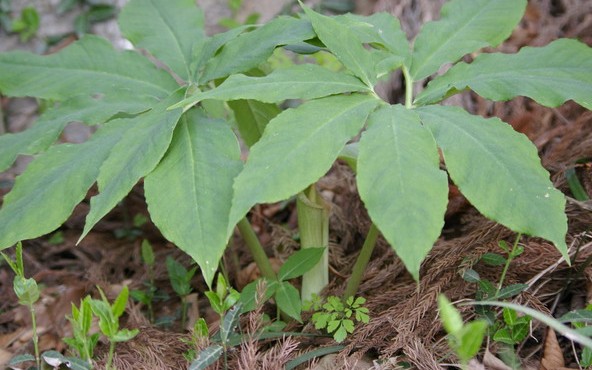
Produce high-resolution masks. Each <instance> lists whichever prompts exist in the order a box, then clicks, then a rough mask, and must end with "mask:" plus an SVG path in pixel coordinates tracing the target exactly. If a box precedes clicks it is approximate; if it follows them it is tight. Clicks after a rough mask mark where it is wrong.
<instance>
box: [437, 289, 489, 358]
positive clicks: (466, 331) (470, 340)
mask: <svg viewBox="0 0 592 370" xmlns="http://www.w3.org/2000/svg"><path fill="white" fill-rule="evenodd" d="M438 308H439V309H440V320H441V321H442V324H443V325H444V329H445V330H446V332H447V333H448V345H449V346H450V348H451V349H452V350H453V351H454V353H456V355H457V356H458V358H459V360H460V362H461V367H462V369H468V367H467V364H468V362H469V360H470V359H471V358H473V357H475V355H476V354H477V353H478V352H479V350H480V349H481V343H483V338H484V337H485V331H486V330H487V322H486V321H484V320H475V321H471V322H469V323H467V324H465V323H463V320H462V317H461V316H460V313H459V312H458V310H457V309H456V308H455V307H454V306H453V305H452V304H451V303H450V301H448V299H447V298H446V297H445V296H444V295H440V296H439V297H438Z"/></svg>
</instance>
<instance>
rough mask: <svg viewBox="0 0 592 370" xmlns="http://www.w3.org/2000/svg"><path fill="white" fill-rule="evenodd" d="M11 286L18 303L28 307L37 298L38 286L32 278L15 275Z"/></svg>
mask: <svg viewBox="0 0 592 370" xmlns="http://www.w3.org/2000/svg"><path fill="white" fill-rule="evenodd" d="M13 288H14V293H15V294H16V296H17V297H18V300H19V303H20V304H22V305H24V306H29V307H30V306H32V305H33V304H34V303H35V302H37V300H38V299H39V293H40V292H39V287H38V286H37V282H36V281H35V279H33V278H25V277H23V276H15V278H14V281H13Z"/></svg>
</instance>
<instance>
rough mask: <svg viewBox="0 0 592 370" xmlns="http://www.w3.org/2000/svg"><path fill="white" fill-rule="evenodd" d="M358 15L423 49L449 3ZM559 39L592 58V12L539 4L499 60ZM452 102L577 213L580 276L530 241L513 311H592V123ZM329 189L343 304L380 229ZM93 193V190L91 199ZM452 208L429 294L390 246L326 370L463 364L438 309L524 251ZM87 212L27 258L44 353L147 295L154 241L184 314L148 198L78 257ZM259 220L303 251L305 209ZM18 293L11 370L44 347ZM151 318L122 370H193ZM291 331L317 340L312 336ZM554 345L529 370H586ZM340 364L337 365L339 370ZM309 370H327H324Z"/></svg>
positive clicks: (349, 181) (527, 358)
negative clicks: (90, 307)
mask: <svg viewBox="0 0 592 370" xmlns="http://www.w3.org/2000/svg"><path fill="white" fill-rule="evenodd" d="M357 3H358V4H357V5H358V10H359V11H361V12H362V13H370V12H374V11H383V10H386V11H390V12H391V13H393V14H394V15H396V16H399V17H400V18H401V20H402V25H403V27H404V29H405V30H406V31H407V32H408V33H409V35H414V34H416V32H417V30H418V25H419V24H421V23H423V22H425V21H427V20H431V19H434V18H435V17H436V16H437V14H438V11H439V7H440V6H441V4H442V3H443V1H442V0H437V1H433V0H403V1H399V2H392V1H387V0H374V1H358V2H357ZM557 37H577V38H579V39H580V40H582V41H584V42H586V43H587V44H588V45H592V3H590V2H589V1H587V0H559V1H552V0H532V1H530V2H529V5H528V8H527V12H526V16H525V18H524V20H523V21H522V22H521V24H520V26H519V28H518V29H517V30H516V31H515V32H514V34H513V35H512V37H511V38H510V40H509V41H507V42H506V43H504V44H503V45H502V46H501V47H500V49H501V50H502V51H505V52H515V51H517V50H519V49H520V48H521V47H522V46H525V45H529V46H540V45H544V44H546V43H548V42H549V41H550V40H552V39H555V38H557ZM469 58H470V56H469ZM381 89H382V91H383V94H385V95H387V96H388V97H389V98H390V100H391V101H397V100H400V99H401V97H402V96H403V95H404V94H403V91H404V90H403V89H402V86H401V82H400V81H398V80H396V79H394V80H393V81H389V82H388V83H387V84H385V85H384V86H382V87H381ZM453 99H454V103H456V104H462V105H463V106H464V107H465V108H466V109H468V110H469V111H471V112H473V113H476V114H480V115H483V116H498V117H500V118H502V119H504V120H505V121H506V122H509V123H510V124H512V126H513V127H514V128H515V129H516V130H517V131H519V132H522V133H524V134H525V135H527V136H528V137H529V139H531V140H532V141H533V142H534V143H535V145H536V146H537V148H538V149H539V154H540V155H541V158H542V162H543V165H544V166H545V168H547V169H548V170H549V171H550V172H551V174H552V180H553V183H554V185H555V186H556V187H557V188H559V189H560V190H562V191H563V192H564V193H565V194H566V195H567V196H568V197H570V198H569V199H568V204H567V208H566V212H567V215H568V218H569V233H568V239H567V242H568V245H569V246H570V255H571V256H572V267H569V266H568V265H567V264H566V263H565V262H562V261H561V260H560V255H559V253H558V252H557V251H556V249H555V248H554V247H553V246H552V245H550V244H549V243H547V242H545V241H543V240H540V239H536V238H523V239H522V244H523V245H524V247H525V252H524V253H523V254H522V255H521V256H520V257H519V258H517V259H516V260H515V261H514V262H513V263H512V265H511V266H510V269H509V271H508V275H507V277H506V285H509V284H515V283H526V284H528V285H529V288H528V289H527V291H525V292H523V293H521V294H519V295H518V296H517V297H515V298H514V301H515V302H516V303H519V304H523V305H527V306H530V307H533V308H535V309H537V310H540V311H542V312H545V313H547V314H553V315H555V316H560V315H561V314H563V313H565V312H567V311H570V310H573V309H578V308H583V307H585V305H586V304H588V303H592V301H591V298H592V297H591V296H592V293H591V292H592V288H591V286H592V284H591V283H590V281H592V268H591V267H590V266H588V264H587V260H588V259H589V258H592V232H591V229H590V225H592V212H591V208H592V207H591V205H590V202H589V201H588V202H582V201H576V200H573V199H572V198H571V196H572V194H571V193H570V188H569V185H568V183H567V180H566V171H567V170H568V169H570V168H576V174H577V176H578V178H579V180H580V182H581V183H582V184H583V186H584V188H585V189H586V191H587V194H588V196H592V170H591V169H590V168H591V167H590V165H589V163H590V162H587V163H586V162H585V161H584V162H583V163H582V160H583V159H588V161H589V160H590V158H592V112H589V111H586V110H584V109H582V108H581V107H579V106H577V105H576V104H574V103H571V102H568V103H567V104H565V105H563V106H561V107H559V108H555V109H549V108H543V107H540V106H538V105H536V104H534V103H533V102H532V101H531V100H529V99H527V98H518V99H514V100H513V101H511V102H507V103H503V104H500V103H491V102H487V101H485V100H484V99H481V98H480V97H478V96H476V95H474V94H462V95H459V96H457V97H454V98H453ZM4 103H5V104H8V103H7V102H6V101H4ZM319 187H320V190H321V191H322V193H323V195H324V196H325V198H327V199H328V200H329V201H331V202H332V205H333V209H332V218H331V244H332V246H333V247H334V248H333V250H332V251H331V255H330V264H331V266H332V269H333V274H332V275H333V278H332V283H331V284H330V285H329V286H328V287H327V289H326V290H325V293H326V294H327V295H339V294H340V293H341V292H342V291H343V289H344V287H345V280H344V278H343V277H346V276H348V275H349V271H350V269H351V266H352V264H353V262H354V260H355V257H356V254H357V251H358V250H359V248H360V246H361V244H362V242H363V237H364V235H365V234H366V231H367V229H368V228H369V226H370V222H369V221H368V216H367V215H366V213H365V211H364V207H363V205H362V203H361V201H360V200H359V198H358V196H357V193H356V189H355V181H354V179H353V174H351V172H350V171H349V170H348V169H347V167H346V166H345V165H342V164H336V165H335V166H334V167H333V168H332V170H331V171H330V172H329V174H328V175H327V176H326V177H325V178H324V179H322V180H321V181H320V182H319ZM2 189H3V188H2V187H0V191H2V192H3V193H0V195H3V194H4V192H5V191H4V190H2ZM94 191H96V190H91V193H93V192H94ZM89 195H92V194H89ZM449 197H450V203H451V206H450V207H449V209H448V212H447V215H446V222H447V223H446V226H445V229H444V231H443V234H442V237H441V238H440V239H439V240H438V242H437V243H436V246H435V247H434V249H433V250H432V251H431V253H430V255H429V256H428V258H427V259H426V260H425V262H424V263H423V265H422V270H421V275H420V276H421V281H420V284H419V285H417V284H416V283H415V282H414V281H413V279H412V278H411V277H410V276H409V275H408V273H407V272H406V270H405V268H404V266H403V265H402V263H401V262H400V261H398V260H397V259H396V258H395V256H394V254H393V252H392V250H391V248H390V247H389V246H388V245H387V244H386V242H384V241H380V242H379V245H378V247H377V248H376V250H375V252H374V254H373V258H372V261H371V263H370V265H369V267H368V269H367V271H366V273H365V275H364V281H363V283H362V285H361V286H360V292H361V295H362V296H364V297H365V298H366V299H367V305H366V306H367V307H368V309H369V310H370V317H371V321H370V323H369V324H367V325H364V326H361V327H359V328H357V330H356V331H355V332H354V333H353V334H352V335H351V336H349V337H348V340H347V341H346V347H345V349H344V350H342V351H341V352H340V353H339V354H338V355H337V356H334V357H331V358H330V359H327V360H325V361H324V365H323V366H324V367H322V368H323V369H347V368H352V369H353V368H359V367H356V366H357V364H358V363H365V364H366V365H365V367H364V368H366V369H370V368H372V369H376V370H378V369H399V368H402V367H401V366H402V365H401V364H402V363H407V364H408V365H409V366H411V368H416V369H442V368H443V367H442V366H443V365H444V364H445V363H454V362H455V360H456V359H455V358H454V357H452V356H451V354H450V352H449V349H448V347H447V345H446V342H445V340H443V337H444V333H443V330H442V327H441V324H440V322H439V320H438V317H437V309H436V307H437V304H436V300H437V297H438V295H439V294H440V293H445V294H446V295H447V296H448V298H449V299H450V300H451V301H453V302H459V301H465V300H469V299H473V298H474V297H475V292H476V287H475V284H470V283H467V282H466V281H464V280H463V279H462V273H463V271H465V270H466V269H469V268H472V269H474V270H476V271H477V272H478V273H479V275H480V276H481V277H482V278H484V279H488V280H490V281H493V282H496V279H498V278H499V273H500V271H499V268H496V267H490V266H485V265H483V264H479V263H477V261H478V260H479V259H480V257H481V256H483V255H484V254H486V253H490V252H497V253H499V247H498V241H500V240H505V241H507V242H508V243H511V242H512V241H513V238H514V237H515V235H514V234H513V233H512V232H510V231H509V230H508V229H506V228H504V227H503V226H501V225H498V224H495V223H494V222H491V221H489V220H487V219H485V218H484V217H483V216H481V215H479V214H478V212H476V211H475V210H474V209H473V208H471V206H470V204H469V203H468V202H467V201H466V199H464V198H463V197H462V195H460V194H459V193H458V191H455V190H454V188H453V187H451V191H450V195H449ZM87 199H88V196H87ZM87 208H88V205H87V204H86V203H83V204H81V205H80V206H78V207H77V208H76V210H75V212H74V214H73V215H72V216H71V217H70V219H69V220H68V221H67V222H66V224H65V225H64V226H63V227H62V228H61V229H60V231H61V232H62V233H63V242H62V243H60V244H57V245H54V244H50V243H49V242H48V238H40V239H36V240H33V241H29V242H27V244H26V248H25V264H26V265H27V271H28V273H29V274H30V275H31V276H32V277H34V278H35V279H36V280H37V281H38V282H39V283H40V284H43V286H44V288H43V291H42V299H41V300H40V301H39V303H38V305H37V307H36V309H37V313H38V317H39V329H40V337H41V350H49V349H57V350H58V351H59V350H63V349H64V348H65V347H64V344H63V343H62V342H61V340H60V338H62V337H64V336H68V335H70V334H71V329H70V327H69V323H68V322H67V321H66V320H65V319H64V315H65V314H67V313H68V312H69V310H70V301H74V302H77V301H78V300H79V299H81V298H82V297H84V296H85V295H86V294H90V293H93V292H96V289H95V288H94V286H95V285H98V286H101V287H102V289H103V290H105V291H106V292H107V295H108V296H109V298H110V299H112V298H113V297H114V296H116V294H117V292H118V290H119V289H120V287H121V286H122V284H126V285H129V286H130V288H131V289H143V288H144V285H143V282H144V281H146V280H147V279H148V276H147V273H146V270H145V268H144V266H143V264H142V261H141V257H140V243H141V238H146V239H149V240H150V241H151V242H152V243H153V245H154V248H155V253H156V261H157V262H158V261H160V262H161V263H156V265H155V271H154V278H155V285H156V286H157V289H158V290H159V291H160V292H161V293H162V296H163V297H167V296H168V297H169V298H168V299H166V298H163V300H160V301H157V302H155V311H156V316H157V317H160V318H165V319H166V318H167V317H172V316H174V315H175V311H176V310H178V309H179V306H180V303H179V302H178V299H176V297H175V294H174V292H173V291H172V289H171V288H170V284H169V283H168V278H167V274H166V268H165V266H164V263H162V262H163V261H164V260H165V258H166V256H169V255H171V256H173V258H175V259H176V260H178V261H182V262H183V263H184V264H185V265H188V263H189V261H188V258H187V257H185V256H184V255H183V253H182V252H181V251H179V250H178V249H177V248H174V247H173V246H172V245H170V244H169V243H167V242H166V241H164V239H162V238H161V237H160V235H159V234H158V231H157V230H156V229H155V228H154V226H152V225H151V224H150V223H149V222H148V223H146V224H144V225H141V226H139V227H137V226H134V225H133V222H132V221H131V220H132V219H133V217H134V215H136V214H144V215H146V209H145V204H144V201H143V193H142V190H141V189H140V188H139V187H136V188H135V189H134V190H133V191H132V193H131V194H130V196H128V197H127V198H126V200H125V201H124V202H123V204H122V205H120V206H118V207H117V208H116V209H115V210H114V211H113V212H111V213H110V214H109V215H108V216H107V217H106V218H105V220H103V221H101V222H100V223H99V224H97V227H96V228H95V229H94V230H93V231H91V232H90V233H89V235H88V236H87V238H86V239H84V240H83V241H82V242H81V244H80V245H79V246H77V247H74V245H75V243H76V240H77V238H78V236H79V235H80V230H81V228H82V226H83V223H84V216H85V214H86V213H87V212H88V209H87ZM251 217H252V223H253V225H254V227H255V229H256V230H257V232H258V234H259V236H260V238H261V239H262V240H263V241H264V245H266V246H267V249H268V250H267V252H268V255H270V256H273V257H274V258H275V259H276V260H277V261H282V260H285V258H286V257H287V255H288V254H289V252H290V251H292V250H293V249H294V247H295V243H294V235H295V222H294V221H295V218H294V217H295V208H294V206H293V204H290V203H289V202H288V203H285V204H281V205H261V206H256V207H255V208H254V211H253V212H252V216H251ZM122 231H123V232H125V231H128V234H127V235H125V233H124V234H121V232H122ZM130 231H133V232H135V233H136V234H134V233H130ZM116 233H120V235H124V236H125V237H124V238H122V239H117V238H115V237H114V234H116ZM224 261H225V265H226V267H227V269H228V273H229V276H230V278H231V281H233V282H234V283H236V282H237V281H241V285H242V284H244V280H250V279H253V278H254V277H256V276H257V271H253V267H249V265H250V263H251V262H252V261H251V260H250V257H249V254H248V253H247V251H246V249H245V248H244V247H243V246H242V245H240V241H238V238H237V242H236V243H235V247H234V248H230V249H229V250H228V251H227V252H226V255H225V259H224ZM278 264H279V262H278ZM11 281H12V275H11V274H10V273H9V272H8V270H7V268H5V267H4V266H3V267H1V268H0V296H2V297H4V299H3V300H2V301H1V302H0V350H1V351H0V354H1V355H2V356H3V357H2V358H4V356H7V354H12V355H14V354H19V353H24V352H31V348H27V347H28V346H29V342H30V337H31V330H30V322H29V321H28V315H27V312H26V311H22V309H21V308H19V307H18V304H17V300H16V297H15V296H14V293H13V292H12V286H11V284H10V283H11ZM194 289H195V290H196V291H197V292H198V295H197V298H196V302H197V307H195V309H194V311H193V314H192V315H190V316H193V318H194V319H195V318H197V317H198V316H199V317H204V318H205V319H206V321H207V322H208V324H210V325H211V326H213V327H215V326H216V322H217V320H218V317H217V314H216V313H214V312H213V311H212V310H211V309H210V308H209V305H208V303H207V301H206V300H205V299H204V296H203V294H202V293H203V292H204V291H205V290H206V289H207V288H206V285H205V283H204V282H203V281H202V280H201V279H199V280H198V281H196V282H195V284H194ZM143 309H144V307H142V306H141V305H140V304H138V303H134V304H131V305H130V306H129V307H128V309H127V315H126V317H127V322H124V323H123V324H124V326H128V327H139V328H140V334H139V335H138V336H137V337H136V338H134V339H133V340H132V341H130V342H127V343H122V344H121V345H120V346H119V347H118V351H117V354H116V356H115V360H114V361H115V364H116V366H117V368H119V369H178V368H184V367H185V366H186V365H185V364H186V361H185V359H184V358H183V352H185V351H186V350H187V349H189V347H188V346H187V345H186V344H185V342H184V341H183V340H182V339H185V340H187V339H188V336H187V335H186V334H183V332H184V330H183V328H180V327H178V324H177V325H175V323H174V322H173V323H172V324H170V323H169V324H166V320H163V322H165V324H163V325H161V326H154V325H151V324H150V323H149V322H148V320H147V319H146V316H145V314H144V313H143ZM266 309H267V310H268V309H269V307H261V308H260V310H259V311H256V313H255V314H254V315H250V316H249V315H248V316H247V317H245V318H243V322H242V327H244V328H245V330H247V332H249V330H251V332H253V331H256V330H258V328H259V327H260V325H262V324H261V321H260V320H262V319H261V316H260V315H261V313H262V312H263V311H264V310H266ZM462 313H463V317H464V319H465V320H469V319H472V318H474V316H475V314H474V311H473V310H472V309H471V308H470V307H463V308H462ZM257 314H258V315H259V316H256V315H257ZM306 315H307V314H306V313H305V314H304V317H303V318H304V320H305V322H306V321H307V320H308V319H309V317H307V316H306ZM167 325H168V326H167ZM286 330H291V331H297V330H303V331H305V332H306V331H308V332H314V328H313V327H312V325H310V324H308V325H306V326H305V327H304V328H301V327H295V326H294V327H289V328H287V329H286ZM551 333H552V332H550V331H549V332H548V330H547V328H546V327H545V326H544V325H542V324H540V323H538V322H534V323H533V327H532V332H531V333H530V339H527V340H526V341H525V342H524V343H523V344H522V345H521V346H519V347H517V353H518V357H519V358H520V359H521V360H522V366H523V368H526V369H536V368H547V367H546V366H551V367H552V368H577V366H576V359H575V357H574V353H573V351H572V348H571V345H570V343H569V342H568V341H566V340H565V339H563V338H561V337H559V338H558V340H554V339H553V334H551ZM545 338H546V339H545ZM331 344H332V343H331V342H330V341H328V340H324V339H318V338H317V339H311V338H291V339H287V340H285V341H284V342H280V343H278V344H274V343H273V342H270V341H261V342H258V341H255V340H248V341H246V342H245V343H243V345H242V346H241V348H240V350H236V351H233V352H231V353H230V358H229V364H230V365H229V366H230V368H237V369H243V368H245V369H246V368H249V366H263V367H265V368H269V369H273V367H272V366H273V365H272V364H279V363H285V361H286V360H287V359H289V358H294V357H296V356H297V354H298V353H303V352H306V351H307V350H310V349H314V348H318V347H321V346H325V345H327V346H329V345H331ZM499 349H500V348H499V346H498V345H496V344H495V343H493V342H490V343H489V348H488V351H487V352H486V355H485V358H478V359H476V360H475V361H474V362H473V363H472V364H471V365H470V366H471V368H475V369H477V368H485V369H487V368H498V367H496V365H494V363H497V362H496V361H495V359H497V357H496V356H497V355H498V353H497V352H498V350H499ZM105 356H106V346H104V345H103V346H100V347H99V349H98V359H99V365H100V363H101V361H103V360H104V358H105ZM362 357H363V361H362V360H361V359H362ZM373 360H374V363H373V364H371V363H372V361H373ZM377 360H380V363H381V364H379V362H378V361H377ZM562 361H563V362H562ZM327 362H330V364H329V365H327V364H326V363H327ZM254 364H257V365H254ZM263 364H265V365H263ZM549 364H551V365H549ZM232 366H234V367H232ZM270 366H271V367H270ZM331 366H333V367H331ZM539 366H540V367H539ZM217 368H222V367H220V366H218V367H217ZM309 368H310V369H320V367H314V365H310V366H309Z"/></svg>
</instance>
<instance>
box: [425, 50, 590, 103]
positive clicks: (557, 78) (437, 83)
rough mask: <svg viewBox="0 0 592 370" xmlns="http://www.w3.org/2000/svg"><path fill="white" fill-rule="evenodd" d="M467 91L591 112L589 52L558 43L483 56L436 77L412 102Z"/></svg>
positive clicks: (432, 99)
mask: <svg viewBox="0 0 592 370" xmlns="http://www.w3.org/2000/svg"><path fill="white" fill-rule="evenodd" d="M466 88H470V89H472V90H474V91H475V92H476V93H477V94H479V95H481V96H483V97H485V98H488V99H493V100H502V101H503V100H509V99H512V98H514V97H516V96H519V95H524V96H528V97H529V98H532V99H534V100H536V101H537V102H538V103H540V104H542V105H546V106H549V107H556V106H558V105H561V104H563V103H564V102H565V101H566V100H569V99H573V100H574V101H576V102H577V103H578V104H581V105H582V106H584V107H586V108H588V109H592V48H590V47H588V46H586V45H585V44H583V43H581V42H579V41H576V40H569V39H561V40H557V41H553V42H552V43H550V44H549V45H547V46H543V47H524V48H522V49H521V50H520V51H519V52H518V53H516V54H500V53H495V54H482V55H480V56H478V57H477V58H475V60H474V61H473V63H471V64H466V63H459V64H457V65H456V66H454V67H452V68H451V69H450V70H449V71H448V73H446V74H445V75H443V76H440V77H438V78H436V79H435V80H434V81H432V82H431V83H430V84H429V85H428V87H427V88H426V89H425V90H424V91H423V92H422V93H421V94H420V95H419V96H418V97H417V101H416V103H417V104H420V105H423V104H429V103H433V102H437V101H440V100H441V99H443V98H444V97H446V96H447V95H450V94H453V93H456V92H458V91H461V90H464V89H466Z"/></svg>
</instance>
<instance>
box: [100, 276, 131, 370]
mask: <svg viewBox="0 0 592 370" xmlns="http://www.w3.org/2000/svg"><path fill="white" fill-rule="evenodd" d="M97 289H98V290H99V293H100V294H101V299H100V300H99V299H91V300H90V302H89V303H90V307H91V309H92V312H93V313H94V314H95V315H96V316H97V317H98V318H99V328H100V329H101V333H103V335H104V336H105V337H107V340H108V341H109V354H108V357H107V362H106V364H105V368H106V369H107V370H115V368H113V367H112V366H111V363H112V362H113V355H114V353H115V345H116V344H117V343H119V342H126V341H128V340H130V339H132V338H133V337H135V336H136V335H137V334H138V333H139V330H138V329H132V330H130V329H119V318H120V317H121V315H123V313H124V311H125V306H126V305H127V299H128V295H129V291H128V288H127V286H124V287H123V289H122V290H121V292H120V293H119V295H118V296H117V298H115V301H113V304H110V303H109V300H108V299H107V297H106V296H105V293H103V291H102V290H101V288H99V287H97Z"/></svg>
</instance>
